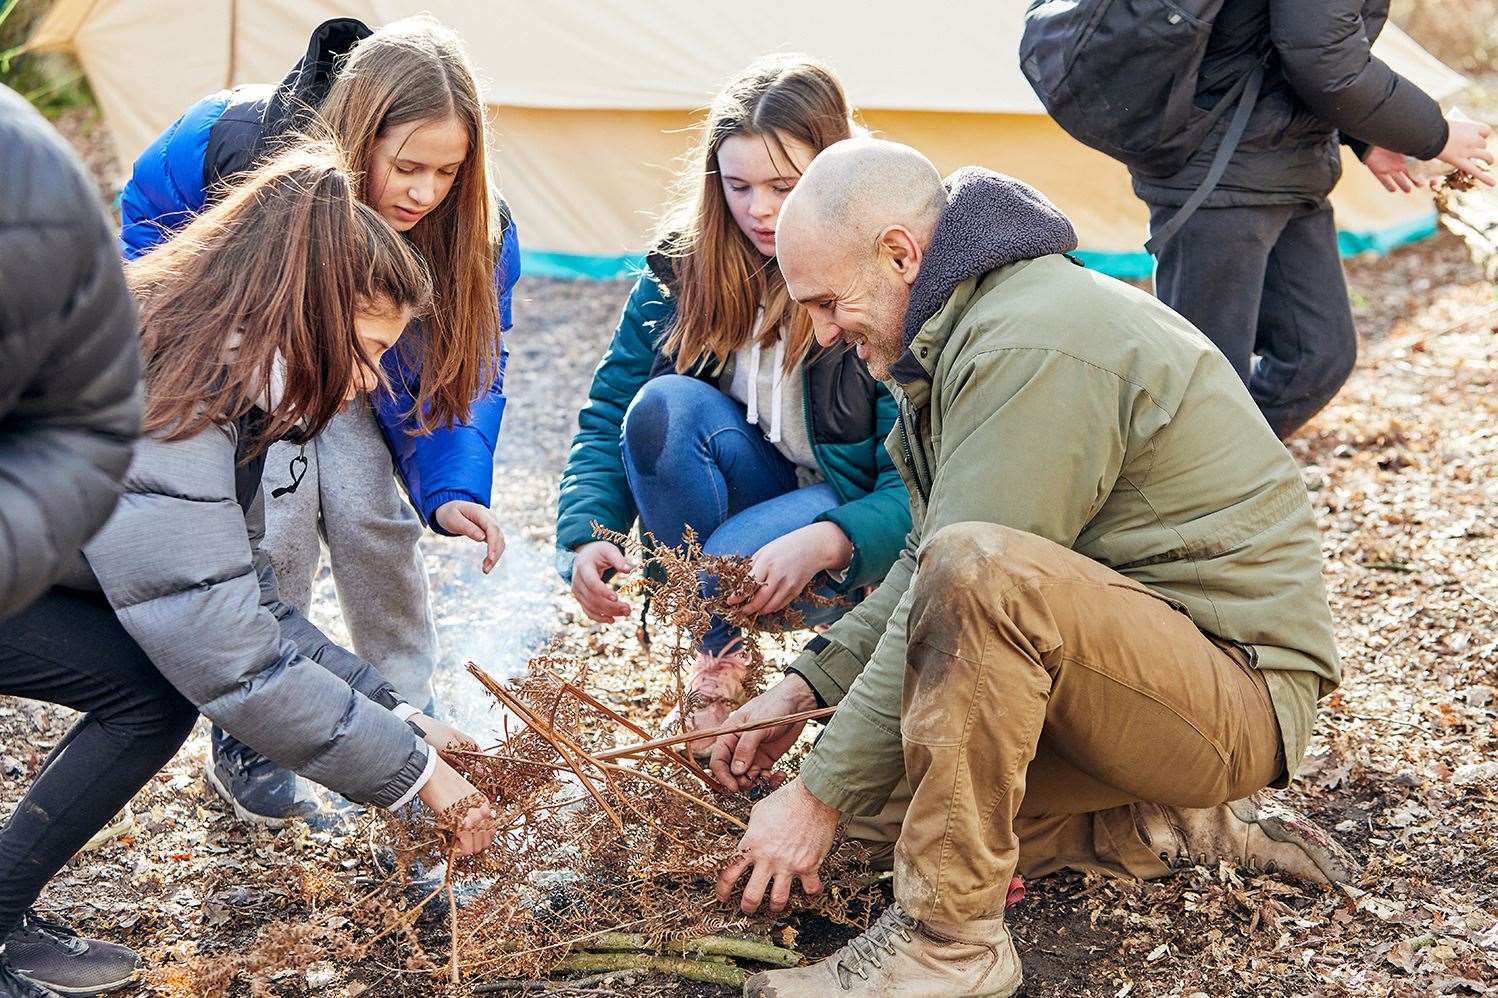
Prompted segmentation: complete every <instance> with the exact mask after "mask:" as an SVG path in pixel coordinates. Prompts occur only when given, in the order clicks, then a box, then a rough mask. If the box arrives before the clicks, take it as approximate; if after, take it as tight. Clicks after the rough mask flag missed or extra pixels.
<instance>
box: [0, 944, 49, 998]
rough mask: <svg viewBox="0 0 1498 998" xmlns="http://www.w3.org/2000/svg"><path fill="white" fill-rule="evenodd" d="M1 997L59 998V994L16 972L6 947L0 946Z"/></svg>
mask: <svg viewBox="0 0 1498 998" xmlns="http://www.w3.org/2000/svg"><path fill="white" fill-rule="evenodd" d="M0 998H58V995H57V992H56V991H49V990H48V989H46V988H44V987H42V986H41V985H40V984H33V983H32V982H31V981H28V980H27V979H26V978H24V977H22V976H21V975H20V974H18V973H16V972H15V969H14V968H13V967H11V965H10V956H9V954H7V953H6V952H5V947H4V946H0Z"/></svg>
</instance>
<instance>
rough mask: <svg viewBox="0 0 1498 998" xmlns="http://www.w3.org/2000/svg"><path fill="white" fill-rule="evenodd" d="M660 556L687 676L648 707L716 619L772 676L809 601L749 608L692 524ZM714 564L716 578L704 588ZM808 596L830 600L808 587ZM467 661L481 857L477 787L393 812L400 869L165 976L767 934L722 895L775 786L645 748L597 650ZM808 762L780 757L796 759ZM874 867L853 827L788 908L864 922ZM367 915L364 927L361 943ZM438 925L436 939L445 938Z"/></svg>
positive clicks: (647, 585)
mask: <svg viewBox="0 0 1498 998" xmlns="http://www.w3.org/2000/svg"><path fill="white" fill-rule="evenodd" d="M599 535H600V536H601V537H602V538H603V539H607V540H610V541H612V542H614V543H616V544H619V545H620V546H621V548H625V549H626V550H628V551H630V553H631V554H633V555H635V556H636V557H638V556H639V555H640V554H641V553H642V552H641V548H640V546H639V545H637V544H631V543H630V542H629V541H628V540H627V539H626V538H624V537H623V536H621V535H617V534H609V533H607V532H605V531H599ZM648 557H649V558H650V559H651V561H652V563H653V565H654V566H655V570H654V571H652V572H651V573H650V577H649V578H648V579H646V580H645V581H644V582H643V583H642V584H641V585H640V589H641V590H643V591H644V592H645V594H646V595H648V597H649V599H650V601H651V607H652V612H653V613H654V614H655V616H656V617H658V618H659V619H660V620H661V621H662V622H663V623H664V624H665V625H667V626H668V627H669V628H671V629H672V630H673V631H674V632H675V633H674V641H673V644H672V650H671V653H670V656H669V658H668V659H667V663H666V664H667V667H668V668H669V669H670V670H672V672H673V673H674V675H675V677H676V678H675V680H674V682H673V683H672V684H671V686H672V689H669V690H668V691H667V692H666V693H665V694H664V695H663V696H662V697H661V698H660V701H659V702H658V703H656V704H654V705H653V707H652V708H650V709H648V710H647V711H646V713H648V714H650V715H651V716H659V714H660V713H661V712H663V711H664V709H666V708H667V707H669V706H670V705H671V704H673V703H675V702H677V701H678V700H679V699H680V697H681V693H680V690H681V689H682V688H683V687H684V685H685V680H684V676H685V673H686V670H687V665H688V659H689V657H690V655H691V649H692V648H693V647H695V644H696V641H697V640H698V639H699V638H700V637H701V635H702V634H703V633H705V632H706V630H707V629H708V627H709V626H710V622H711V620H712V618H713V617H714V616H721V617H723V618H724V619H727V620H728V621H730V622H731V623H733V624H735V625H737V626H739V627H741V628H742V629H743V631H744V633H745V646H746V650H747V651H748V652H749V657H750V663H751V665H750V678H749V680H748V682H747V683H746V689H747V690H748V691H749V692H751V693H753V692H755V691H757V690H758V689H759V688H760V687H761V686H762V684H763V677H764V672H765V667H766V660H765V657H764V654H763V651H762V649H761V647H760V639H761V637H762V634H763V633H764V632H765V631H766V630H771V631H778V630H782V629H788V628H793V627H796V626H799V625H800V624H801V622H802V620H801V615H800V614H799V613H798V612H797V611H795V610H787V611H785V612H784V613H783V614H781V615H779V616H778V617H777V619H775V620H773V621H758V620H752V619H744V618H743V615H742V614H741V613H740V612H739V611H738V610H737V604H738V602H739V601H740V600H741V599H743V598H745V597H748V596H752V595H753V594H754V591H755V590H756V589H757V587H758V585H759V584H758V582H756V581H755V580H754V578H753V577H752V575H751V574H750V565H749V562H748V561H747V559H742V558H726V557H712V556H704V555H703V554H702V552H701V547H700V545H699V544H698V543H697V540H696V538H695V537H694V536H691V535H689V536H688V538H687V541H686V544H685V545H684V546H683V548H681V549H679V550H671V549H667V548H664V547H662V546H660V545H655V544H651V545H650V547H649V551H648ZM708 574H710V575H712V576H714V577H715V578H716V579H717V583H718V584H717V586H716V590H715V592H714V594H713V595H711V596H704V595H703V592H702V589H703V584H702V580H703V577H704V575H708ZM798 601H804V603H808V604H811V605H825V604H827V603H828V602H829V601H828V600H827V599H825V598H823V597H821V596H818V595H816V594H815V593H811V592H805V593H802V594H801V596H800V597H798ZM657 667H658V666H657ZM469 669H470V672H471V673H472V674H473V675H474V677H475V679H476V680H477V681H478V682H479V683H480V684H481V685H483V686H484V687H485V688H486V689H487V690H488V691H489V692H490V694H491V695H492V696H493V697H494V698H495V700H496V705H497V706H498V707H499V708H501V709H502V710H503V711H504V715H503V737H502V738H501V739H500V741H499V742H498V744H496V745H493V746H488V747H486V748H484V749H483V750H481V751H474V750H470V749H469V748H467V747H464V748H461V749H455V750H454V751H449V752H444V753H443V756H444V758H445V759H446V760H447V761H448V762H450V763H451V764H452V765H453V766H454V767H455V768H456V769H458V770H459V771H460V772H462V773H463V774H464V775H465V776H466V777H467V778H468V780H469V781H470V782H471V783H472V784H473V785H474V786H475V787H476V788H477V789H478V791H479V793H480V794H481V795H482V796H483V797H484V798H486V799H487V802H488V803H490V804H492V807H493V809H494V813H495V817H494V818H493V819H492V824H493V826H494V827H495V828H496V829H497V839H496V843H495V845H494V846H493V847H492V848H490V849H489V850H487V851H486V852H484V853H483V854H481V855H479V856H476V857H472V858H467V859H458V860H455V861H453V860H451V856H452V854H451V852H450V849H451V841H452V833H453V829H454V828H455V827H456V824H457V822H458V821H459V820H460V819H461V818H462V816H463V815H464V814H465V813H466V812H467V811H468V809H469V808H470V807H471V806H473V805H474V804H475V803H478V802H479V801H478V800H477V799H476V798H475V799H465V800H464V801H462V802H460V804H459V805H456V806H454V807H453V808H450V809H449V811H448V813H447V814H445V815H440V816H434V815H432V814H430V813H429V812H426V811H420V812H417V813H414V814H413V813H410V812H407V813H404V814H402V815H399V816H393V815H392V816H387V817H384V818H382V819H371V820H378V821H381V822H383V824H384V830H385V833H386V834H385V836H384V837H385V838H386V839H387V845H388V848H389V850H390V851H391V852H392V853H393V856H394V860H395V863H396V865H397V868H398V870H397V874H396V875H395V876H393V877H391V878H390V879H389V880H388V881H387V882H386V883H384V884H382V885H381V886H380V887H379V888H377V889H375V890H373V891H369V892H367V893H365V894H364V895H363V896H362V897H358V898H346V899H344V900H343V903H341V904H340V903H338V900H337V898H335V897H333V896H332V895H333V894H336V893H337V888H336V887H335V886H330V885H329V884H326V883H318V884H303V885H302V887H303V893H304V894H305V895H306V899H307V900H308V901H309V907H310V908H311V909H312V910H314V911H316V912H317V913H318V915H317V917H315V918H314V920H313V921H312V922H311V923H309V924H306V925H302V926H282V925H276V926H272V927H271V928H270V929H268V930H266V932H265V933H263V934H262V938H261V940H260V942H259V943H257V945H256V946H254V947H252V948H251V950H250V952H249V953H248V954H246V955H244V956H243V957H240V958H236V959H232V960H209V959H207V958H204V957H195V958H190V959H185V960H182V961H180V962H174V963H171V964H169V965H167V966H166V967H164V968H162V970H161V971H159V972H157V973H156V974H155V977H154V983H155V984H156V986H157V988H158V989H159V990H162V991H166V992H167V993H172V992H173V991H174V990H176V993H184V994H186V993H191V994H208V995H222V994H225V993H226V992H227V990H228V988H229V986H230V984H231V983H232V982H233V981H234V980H235V979H236V978H240V977H243V978H246V979H251V980H263V979H264V978H265V977H266V975H268V974H274V973H277V972H285V971H288V970H295V969H298V968H302V967H305V966H307V965H308V964H310V963H313V962H315V961H318V960H324V959H328V958H329V957H335V958H336V957H349V956H364V955H368V954H371V953H376V952H377V953H379V954H380V955H381V957H382V958H383V962H384V963H385V964H386V965H389V964H390V963H391V962H392V952H398V953H400V954H402V955H403V956H404V961H403V962H404V963H405V966H406V969H407V970H427V971H429V972H431V973H434V974H437V975H440V976H443V977H448V978H450V979H452V980H453V981H455V982H456V981H457V979H458V978H459V977H460V976H461V977H462V978H465V979H473V978H475V977H484V978H499V977H534V976H537V975H540V974H544V973H545V972H546V971H547V970H548V969H549V968H551V967H553V966H554V965H556V964H557V963H558V962H559V961H560V960H562V959H563V958H564V957H566V956H567V954H568V953H569V952H571V951H573V950H575V949H582V948H586V947H587V945H588V944H589V941H590V940H594V939H599V938H604V937H607V936H608V934H610V933H621V932H623V933H628V934H629V938H631V939H638V940H641V941H642V942H643V943H644V944H645V945H646V946H647V947H649V948H652V949H655V950H658V951H659V952H661V953H665V954H669V953H670V951H671V950H672V947H673V946H674V947H675V951H676V953H677V954H680V953H681V950H682V944H683V943H685V942H686V941H688V940H694V939H699V938H701V937H703V936H711V935H721V934H744V933H749V934H759V935H763V934H765V933H766V932H767V931H768V927H769V925H770V922H771V919H770V918H769V917H768V916H760V917H749V916H745V915H743V914H742V913H740V912H739V911H738V910H737V908H734V907H728V906H722V905H719V904H718V903H717V902H716V901H715V900H714V898H713V894H712V889H713V883H714V882H715V880H716V879H717V877H718V875H719V873H720V872H721V870H722V869H723V868H724V867H725V866H726V865H727V864H728V863H729V862H730V860H731V859H732V858H733V857H734V855H735V853H736V851H737V848H738V841H739V837H740V835H741V834H742V830H743V829H744V828H745V827H746V823H747V821H748V818H749V811H750V808H751V807H752V804H753V801H754V800H755V799H757V798H758V797H759V796H761V795H762V794H763V792H764V791H765V790H766V789H767V786H768V785H766V786H765V787H761V788H759V790H757V791H756V792H753V793H750V794H737V793H729V792H727V791H724V790H723V789H722V788H721V787H719V786H718V785H717V784H716V783H715V782H714V781H713V780H712V779H711V778H710V777H709V776H708V775H707V774H706V773H704V772H703V771H702V769H701V768H700V767H699V766H698V765H697V764H696V763H695V762H694V761H692V759H691V758H690V756H689V754H688V753H687V752H686V751H685V746H684V745H681V744H675V745H666V746H659V747H655V748H652V749H650V750H649V751H644V752H637V751H635V750H634V749H633V748H630V747H633V746H639V745H641V744H642V743H647V742H650V740H651V736H652V732H650V731H649V730H648V729H647V728H646V727H645V722H644V721H643V719H642V720H639V721H637V720H634V719H631V718H630V717H628V716H626V714H625V713H622V712H621V711H620V710H616V709H615V708H613V707H610V706H609V705H608V704H606V703H605V702H604V701H603V700H601V699H599V698H598V697H597V696H595V695H594V694H593V693H591V692H589V691H588V690H587V688H586V687H587V680H588V663H587V661H586V660H585V659H579V658H576V657H573V656H570V655H567V654H564V653H562V652H561V651H560V650H558V649H557V648H556V647H555V646H553V647H548V648H546V649H543V650H542V651H541V652H540V653H539V654H537V655H535V656H534V657H533V658H532V659H531V661H530V663H529V665H528V667H527V670H526V672H525V674H524V675H523V676H521V677H520V678H518V679H516V680H515V681H513V682H511V683H508V684H501V683H499V682H498V681H496V680H494V679H493V678H491V677H489V676H488V675H487V674H486V673H484V672H483V670H482V669H480V668H479V667H478V666H475V665H472V664H470V666H469ZM636 709H638V705H636ZM681 713H685V712H681ZM821 713H825V712H821ZM621 747H625V748H624V751H622V752H621ZM795 761H796V760H795V759H787V760H786V761H785V763H783V768H784V769H785V771H786V772H788V771H789V770H790V769H791V768H793V767H794V765H795ZM784 775H785V773H777V774H775V776H776V778H777V779H781V778H783V777H784ZM444 862H446V863H448V870H447V876H446V878H445V880H444V881H443V883H442V884H440V885H436V884H433V883H430V882H426V883H424V884H423V886H422V887H421V888H420V889H419V890H418V891H416V892H415V893H414V894H413V891H412V885H413V883H415V882H416V881H419V880H420V879H421V878H420V876H419V874H420V872H421V871H424V870H431V869H434V868H436V867H438V866H439V864H442V863H444ZM873 880H874V877H873V875H872V873H871V871H870V868H869V865H868V861H867V855H866V852H865V850H864V849H863V847H862V846H860V845H858V844H856V843H853V842H851V841H848V840H840V841H839V842H838V844H837V845H836V846H835V847H834V848H833V850H832V852H831V854H830V855H829V857H828V859H827V862H826V864H825V865H824V868H823V870H822V881H823V884H824V885H825V886H824V890H823V893H821V894H820V895H818V896H817V897H814V898H808V897H805V896H801V895H797V896H795V897H794V898H793V901H792V906H791V911H796V912H810V913H815V914H817V915H820V916H822V917H825V918H828V919H831V920H833V921H835V922H839V923H843V924H848V925H852V926H857V927H862V926H864V925H866V924H867V922H868V919H869V916H870V913H871V911H870V909H871V907H872V906H873V904H874V900H875V898H876V892H875V890H874V888H873ZM444 898H456V899H458V902H457V904H456V905H453V906H449V917H448V918H444V919H442V921H443V922H445V923H447V924H446V925H445V926H444V927H445V928H446V930H447V931H446V933H445V934H446V935H447V936H448V937H449V938H448V946H449V947H451V950H450V952H449V953H448V954H447V956H448V959H447V960H434V959H433V958H432V957H430V956H429V955H428V952H427V949H426V948H424V946H423V942H422V939H421V938H420V936H419V933H418V931H417V925H418V922H419V920H420V919H421V918H422V916H423V915H428V916H430V915H431V909H433V908H434V907H435V908H437V910H440V904H441V901H442V899H444ZM354 928H358V929H362V930H365V931H364V932H363V935H362V937H360V938H359V941H358V943H357V944H356V943H355V939H356V936H355V934H353V932H352V931H351V930H352V929H354ZM436 938H437V937H436V936H431V937H430V938H428V939H427V941H426V946H428V947H430V946H435V945H438V944H437V943H435V942H434V940H435V939H436ZM612 938H614V939H617V938H619V937H618V936H614V937H612ZM184 989H185V990H184Z"/></svg>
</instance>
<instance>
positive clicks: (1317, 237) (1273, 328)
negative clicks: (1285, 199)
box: [1150, 202, 1358, 440]
mask: <svg viewBox="0 0 1498 998" xmlns="http://www.w3.org/2000/svg"><path fill="white" fill-rule="evenodd" d="M1175 211H1176V209H1175V208H1174V207H1169V206H1161V205H1150V227H1151V228H1152V229H1158V228H1159V227H1160V226H1161V225H1163V224H1164V222H1165V221H1166V220H1167V219H1169V218H1170V217H1171V215H1173V214H1175ZM1155 293H1156V294H1157V295H1159V297H1160V300H1161V301H1163V302H1165V304H1167V305H1169V306H1170V307H1171V308H1173V309H1175V310H1176V311H1177V312H1179V313H1180V314H1181V315H1183V316H1185V317H1186V318H1187V319H1188V320H1190V322H1191V323H1192V324H1193V325H1195V326H1196V328H1198V329H1200V330H1201V331H1202V332H1203V333H1205V334H1206V335H1207V338H1208V339H1210V340H1211V341H1212V342H1213V343H1215V344H1217V347H1218V349H1220V350H1221V351H1222V352H1223V353H1224V354H1225V355H1226V356H1227V359H1228V360H1229V361H1231V362H1232V364H1233V367H1234V368H1236V369H1237V371H1238V376H1239V377H1241V378H1242V379H1243V382H1244V384H1246V385H1248V391H1249V394H1250V395H1252V396H1253V399H1254V401H1255V402H1257V403H1258V405H1259V411H1260V412H1262V413H1263V414H1264V418H1265V419H1266V420H1268V421H1269V426H1270V428H1272V429H1273V430H1274V432H1275V434H1276V435H1278V436H1279V437H1280V439H1282V440H1283V439H1284V438H1285V437H1288V436H1289V435H1290V434H1292V433H1294V432H1295V431H1296V430H1297V429H1299V428H1300V427H1301V425H1302V424H1304V423H1305V422H1306V421H1307V420H1309V419H1310V418H1311V417H1312V416H1314V415H1316V413H1317V412H1319V411H1321V408H1322V407H1323V406H1325V405H1326V404H1327V403H1328V402H1330V401H1331V399H1332V396H1334V395H1336V394H1337V391H1338V389H1340V388H1341V387H1342V384H1343V382H1345V381H1346V380H1347V376H1348V375H1349V374H1351V373H1352V369H1353V365H1354V364H1355V363H1356V361H1357V350H1358V338H1357V329H1356V327H1355V326H1354V325H1353V321H1352V306H1351V304H1350V303H1349V302H1348V298H1347V281H1346V278H1345V277H1343V275H1342V259H1341V256H1340V255H1339V254H1338V252H1337V227H1336V223H1335V222H1334V221H1333V220H1332V209H1331V205H1329V204H1327V203H1325V202H1323V203H1322V204H1320V205H1317V206H1314V207H1313V206H1309V205H1256V206H1251V207H1241V208H1202V209H1199V210H1198V211H1197V212H1196V213H1195V214H1194V215H1192V216H1191V218H1190V219H1188V220H1187V222H1186V224H1185V225H1184V226H1183V227H1182V228H1181V230H1180V231H1179V232H1177V233H1176V234H1175V236H1174V237H1172V238H1171V239H1170V240H1169V241H1168V242H1167V243H1166V244H1165V247H1164V248H1163V249H1162V250H1161V252H1160V255H1159V258H1158V259H1157V260H1156V261H1155Z"/></svg>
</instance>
